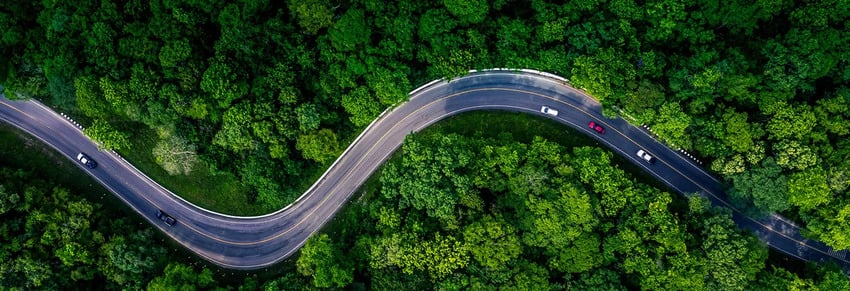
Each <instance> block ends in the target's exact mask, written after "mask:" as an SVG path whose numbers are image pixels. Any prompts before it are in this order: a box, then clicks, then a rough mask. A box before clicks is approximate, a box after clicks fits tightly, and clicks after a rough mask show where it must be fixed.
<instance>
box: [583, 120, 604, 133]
mask: <svg viewBox="0 0 850 291" xmlns="http://www.w3.org/2000/svg"><path fill="white" fill-rule="evenodd" d="M587 126H588V127H590V128H592V129H593V130H595V131H596V132H598V133H599V134H605V128H603V127H602V126H599V124H596V122H594V121H591V122H590V123H588V124H587Z"/></svg>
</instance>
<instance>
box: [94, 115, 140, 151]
mask: <svg viewBox="0 0 850 291" xmlns="http://www.w3.org/2000/svg"><path fill="white" fill-rule="evenodd" d="M83 133H84V134H85V135H86V136H88V137H89V138H91V139H92V140H93V141H95V142H96V143H97V144H98V145H99V146H100V148H101V149H105V150H124V149H129V148H130V145H131V143H130V135H129V134H127V133H124V132H120V131H118V130H117V129H115V128H114V127H112V125H111V124H109V123H108V122H106V121H103V120H102V119H95V120H94V122H93V123H92V125H91V126H89V127H86V128H85V129H83Z"/></svg>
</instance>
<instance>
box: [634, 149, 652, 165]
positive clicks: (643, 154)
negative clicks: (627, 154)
mask: <svg viewBox="0 0 850 291" xmlns="http://www.w3.org/2000/svg"><path fill="white" fill-rule="evenodd" d="M637 156H638V157H640V158H641V159H642V160H644V161H646V162H647V163H650V164H655V158H653V157H652V156H651V155H650V154H649V153H647V152H646V151H644V150H638V151H637Z"/></svg>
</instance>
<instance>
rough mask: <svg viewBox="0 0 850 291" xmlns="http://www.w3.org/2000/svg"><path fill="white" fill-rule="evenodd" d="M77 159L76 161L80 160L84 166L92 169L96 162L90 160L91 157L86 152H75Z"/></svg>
mask: <svg viewBox="0 0 850 291" xmlns="http://www.w3.org/2000/svg"><path fill="white" fill-rule="evenodd" d="M77 160H78V161H80V163H83V165H86V167H88V168H89V169H94V168H95V167H97V162H95V161H94V160H92V159H91V158H90V157H89V156H88V155H87V154H85V153H79V154H77Z"/></svg>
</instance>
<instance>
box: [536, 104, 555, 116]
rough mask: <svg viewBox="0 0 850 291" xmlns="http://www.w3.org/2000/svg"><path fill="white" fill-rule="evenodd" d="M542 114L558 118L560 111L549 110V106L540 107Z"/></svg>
mask: <svg viewBox="0 0 850 291" xmlns="http://www.w3.org/2000/svg"><path fill="white" fill-rule="evenodd" d="M540 112H543V113H545V114H549V115H552V116H558V110H555V109H552V108H549V106H543V107H540Z"/></svg>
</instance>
